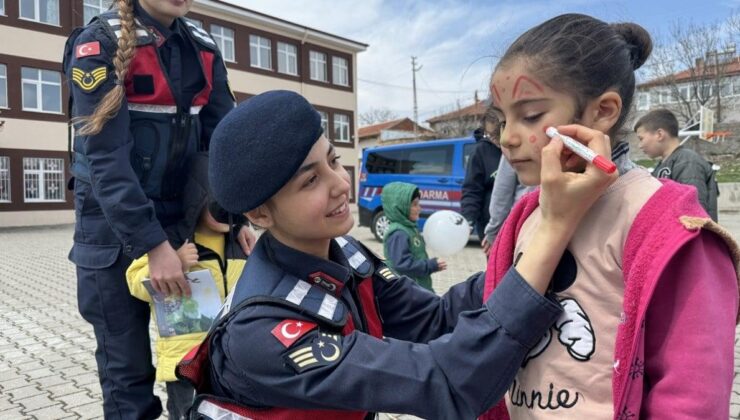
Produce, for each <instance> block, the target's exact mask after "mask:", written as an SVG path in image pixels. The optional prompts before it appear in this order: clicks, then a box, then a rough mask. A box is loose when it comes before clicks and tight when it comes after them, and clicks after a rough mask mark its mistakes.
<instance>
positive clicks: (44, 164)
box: [23, 157, 65, 203]
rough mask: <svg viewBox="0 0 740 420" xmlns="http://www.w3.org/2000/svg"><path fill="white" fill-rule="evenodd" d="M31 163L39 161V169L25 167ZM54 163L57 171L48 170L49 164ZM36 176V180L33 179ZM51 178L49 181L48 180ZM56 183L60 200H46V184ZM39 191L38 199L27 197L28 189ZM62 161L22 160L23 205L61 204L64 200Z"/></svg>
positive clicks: (58, 159) (35, 158)
mask: <svg viewBox="0 0 740 420" xmlns="http://www.w3.org/2000/svg"><path fill="white" fill-rule="evenodd" d="M33 161H39V165H38V166H39V169H29V168H27V166H29V164H30V163H31V162H33ZM52 162H54V163H56V164H57V165H58V168H57V169H49V168H48V166H49V164H50V163H52ZM33 176H37V178H35V179H34V178H33ZM50 177H51V179H49V178H50ZM51 182H58V184H59V191H60V193H61V198H47V195H48V194H47V191H46V188H47V183H51ZM33 183H35V184H36V185H35V187H36V188H38V189H39V192H38V197H31V198H29V197H28V188H29V187H33V186H34V185H33ZM64 195H65V194H64V159H60V158H38V157H33V158H26V157H24V158H23V201H24V202H25V203H63V202H64V201H65V198H64Z"/></svg>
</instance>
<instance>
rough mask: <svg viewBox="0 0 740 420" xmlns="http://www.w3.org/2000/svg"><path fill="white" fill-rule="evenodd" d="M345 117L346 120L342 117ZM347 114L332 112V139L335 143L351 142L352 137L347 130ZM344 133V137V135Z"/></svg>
mask: <svg viewBox="0 0 740 420" xmlns="http://www.w3.org/2000/svg"><path fill="white" fill-rule="evenodd" d="M345 118H346V121H344V119H345ZM349 128H350V124H349V115H347V114H342V113H339V112H337V113H335V114H334V138H333V139H332V140H334V142H335V143H351V142H352V137H351V134H350V132H349ZM345 135H346V137H345Z"/></svg>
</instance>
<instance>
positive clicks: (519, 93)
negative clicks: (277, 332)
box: [511, 75, 544, 99]
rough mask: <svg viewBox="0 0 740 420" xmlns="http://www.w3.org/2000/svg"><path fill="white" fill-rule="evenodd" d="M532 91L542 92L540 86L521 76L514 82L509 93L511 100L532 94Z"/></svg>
mask: <svg viewBox="0 0 740 420" xmlns="http://www.w3.org/2000/svg"><path fill="white" fill-rule="evenodd" d="M534 91H539V92H540V93H542V92H544V90H543V89H542V86H540V84H539V83H537V82H535V81H534V80H532V79H531V78H529V77H527V76H524V75H521V76H519V77H518V78H517V79H516V82H514V89H512V91H511V98H512V99H519V98H523V97H526V96H529V95H532V94H534Z"/></svg>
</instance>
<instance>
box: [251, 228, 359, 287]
mask: <svg viewBox="0 0 740 420" xmlns="http://www.w3.org/2000/svg"><path fill="white" fill-rule="evenodd" d="M263 236H264V241H265V245H266V248H267V250H268V252H269V254H270V258H271V259H272V260H273V262H274V263H275V264H276V265H278V266H279V267H280V268H281V269H283V270H285V271H286V272H288V273H289V274H291V275H293V276H295V277H298V278H299V279H302V280H305V281H307V282H308V283H310V284H312V285H315V286H318V287H320V288H322V289H324V290H325V291H327V292H329V293H331V294H333V295H334V296H339V295H340V294H341V292H342V289H343V288H344V286H345V285H346V283H347V282H348V281H349V279H350V278H352V269H351V268H350V265H349V262H348V261H347V258H346V257H345V256H344V253H343V252H342V248H341V247H340V246H339V244H337V242H336V241H334V240H332V241H330V243H329V260H325V259H323V258H319V257H316V256H314V255H310V254H306V253H304V252H301V251H298V250H297V249H294V248H291V247H289V246H287V245H285V244H283V243H282V242H280V241H278V240H277V239H275V237H274V236H272V235H270V234H269V232H268V233H265V234H264V235H263Z"/></svg>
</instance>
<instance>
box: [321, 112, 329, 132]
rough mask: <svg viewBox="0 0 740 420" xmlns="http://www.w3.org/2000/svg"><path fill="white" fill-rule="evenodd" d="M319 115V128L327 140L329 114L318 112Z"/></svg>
mask: <svg viewBox="0 0 740 420" xmlns="http://www.w3.org/2000/svg"><path fill="white" fill-rule="evenodd" d="M319 115H321V128H323V129H324V135H325V136H326V138H329V114H327V113H326V112H324V111H319Z"/></svg>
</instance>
